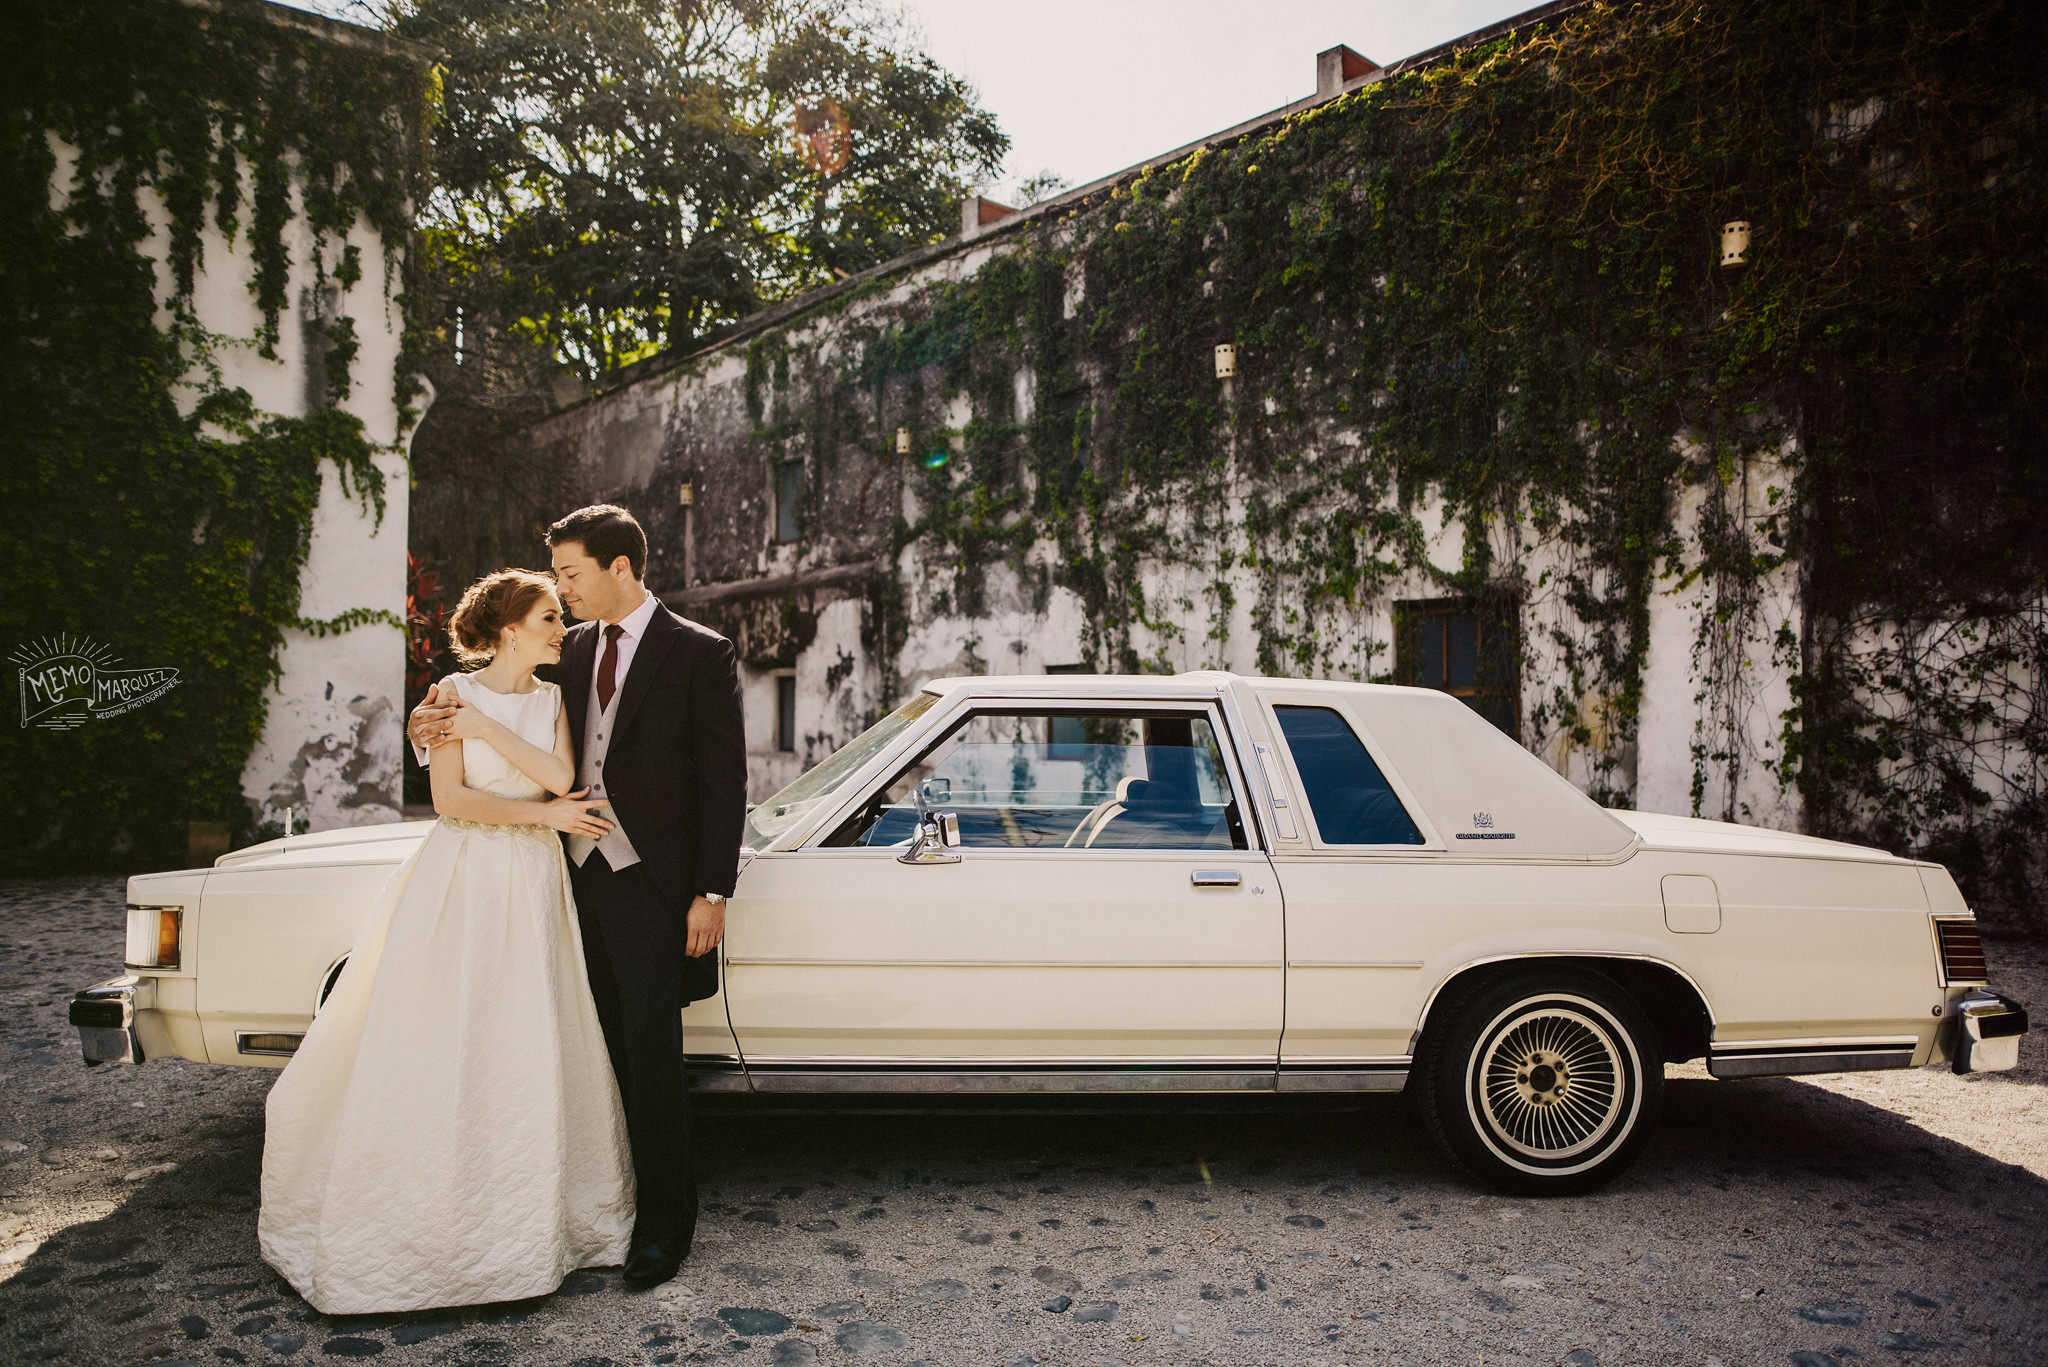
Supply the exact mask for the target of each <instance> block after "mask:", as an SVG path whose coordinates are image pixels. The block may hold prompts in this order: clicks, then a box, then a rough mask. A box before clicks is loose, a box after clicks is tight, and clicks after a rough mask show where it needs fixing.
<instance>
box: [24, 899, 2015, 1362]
mask: <svg viewBox="0 0 2048 1367" xmlns="http://www.w3.org/2000/svg"><path fill="white" fill-rule="evenodd" d="M121 907H122V889H121V885H120V883H119V882H118V881H116V880H111V879H100V880H80V881H67V882H38V883H13V884H0V1362H7V1363H15V1362H34V1361H38V1360H49V1359H62V1360H68V1361H73V1362H83V1363H95V1364H97V1363H124V1362H143V1361H151V1360H155V1361H159V1362H193V1363H216V1362H227V1363H255V1364H269V1363H275V1362H296V1363H311V1362H314V1361H318V1360H322V1359H326V1358H352V1357H379V1358H382V1359H383V1360H384V1361H386V1362H390V1363H415V1362H419V1363H426V1362H431V1363H448V1364H468V1365H469V1367H484V1365H485V1364H509V1363H521V1364H524V1363H536V1364H574V1365H575V1367H600V1365H601V1364H607V1363H610V1364H622V1365H623V1364H636V1363H670V1362H703V1361H709V1360H712V1359H715V1358H722V1357H726V1356H737V1357H739V1358H740V1359H741V1362H742V1363H743V1364H744V1363H749V1362H751V1363H756V1364H762V1365H763V1367H769V1365H770V1364H773V1365H775V1367H787V1365H788V1364H804V1363H812V1362H838V1361H841V1360H847V1359H862V1360H869V1361H873V1362H875V1363H877V1364H890V1365H891V1367H907V1365H908V1364H912V1363H915V1362H924V1363H930V1364H955V1363H959V1364H969V1363H972V1364H990V1365H991V1367H994V1365H996V1364H1025V1363H1037V1362H1051V1363H1061V1364H1067V1363H1074V1364H1088V1363H1127V1364H1139V1363H1163V1362H1187V1363H1218V1364H1236V1363H1284V1364H1298V1363H1349V1362H1370V1363H1389V1364H1392V1363H1472V1364H1518V1363H1519V1364H1544V1365H1545V1367H1548V1365H1549V1364H1565V1365H1566V1367H1596V1365H1597V1364H1633V1363H1683V1364H1694V1367H1713V1364H1717V1363H1718V1364H1722V1365H1723V1367H1736V1364H1748V1363H1773V1364H1783V1363H1787V1362H1789V1363H1792V1364H1797V1365H1798V1367H1843V1365H1844V1364H1848V1363H1852V1362H1857V1363H1871V1362H1879V1363H1883V1362H1898V1363H1919V1362H1926V1363H1935V1362H1944V1363H1946V1362H1968V1363H1972V1364H2039V1363H2043V1362H2048V1329H2044V1318H2048V1312H2044V1310H2043V1306H2044V1304H2048V1243H2044V1239H2043V1236H2042V1233H2041V1231H2042V1229H2043V1228H2044V1221H2048V1036H2044V1035H2043V1034H2042V1033H2040V1032H2039V1030H2038V1027H2037V1032H2036V1033H2035V1034H2034V1036H2033V1037H2032V1038H2031V1039H2030V1040H2029V1041H2028V1045H2027V1050H2026V1052H2027V1054H2028V1058H2027V1059H2026V1061H2025V1066H2024V1067H2023V1069H2022V1070H2020V1071H2017V1072H2013V1073H2008V1074H2004V1075H2000V1076H1994V1077H1978V1078H1958V1077H1955V1076H1954V1075H1953V1074H1950V1073H1947V1072H1942V1071H1934V1070H1930V1071H1926V1072H1915V1073H1886V1074H1864V1075H1861V1076H1860V1077H1851V1078H1848V1079H1842V1080H1829V1081H1826V1082H1819V1083H1813V1082H1795V1081H1789V1080H1773V1081H1754V1082H1742V1083H1724V1082H1715V1081H1712V1080H1711V1079H1708V1078H1707V1077H1706V1076H1705V1074H1704V1073H1703V1072H1702V1071H1700V1070H1699V1069H1698V1068H1697V1067H1692V1068H1684V1069H1673V1070H1672V1082H1671V1084H1670V1087H1669V1092H1668V1095H1669V1107H1668V1113H1667V1117H1666V1121H1665V1125H1664V1128H1663V1130H1662V1132H1661V1136H1660V1138H1659V1139H1658V1140H1657V1141H1656V1142H1655V1143H1653V1144H1652V1145H1651V1146H1650V1147H1649V1148H1648V1150H1647V1151H1646V1152H1645V1153H1644V1154H1643V1156H1642V1157H1641V1159H1640V1160H1639V1161H1638V1162H1637V1163H1636V1165H1635V1167H1634V1169H1633V1170H1632V1171H1631V1172H1629V1173H1628V1174H1626V1175H1625V1176H1624V1177H1623V1178H1622V1179H1621V1180H1620V1181H1618V1182H1616V1183H1615V1184H1614V1185H1613V1186H1611V1187H1610V1188H1608V1189H1607V1190H1605V1191H1603V1192H1600V1193H1598V1194H1597V1195H1593V1196H1589V1197H1583V1198H1574V1199H1565V1200H1549V1201H1527V1200H1514V1199H1508V1198H1503V1197H1500V1196H1495V1195H1492V1194H1490V1193H1487V1192H1483V1191H1481V1190H1479V1189H1477V1188H1476V1187H1475V1186H1473V1185H1472V1184H1471V1183H1470V1182H1468V1181H1466V1180H1464V1179H1463V1178H1462V1177H1460V1176H1459V1175H1458V1174H1457V1173H1455V1172H1453V1171H1451V1170H1450V1169H1449V1167H1448V1166H1447V1164H1446V1163H1445V1162H1444V1161H1443V1160H1441V1159H1440V1158H1439V1157H1438V1156H1437V1154H1436V1153H1435V1151H1434V1150H1433V1149H1432V1148H1431V1147H1430V1146H1429V1145H1428V1143H1427V1142H1426V1141H1425V1140H1424V1139H1423V1138H1422V1137H1421V1136H1420V1135H1419V1134H1418V1133H1417V1131H1416V1129H1415V1127H1414V1125H1413V1124H1412V1123H1411V1122H1410V1121H1409V1119H1408V1118H1407V1115H1406V1112H1405V1111H1404V1109H1403V1108H1402V1106H1401V1105H1400V1103H1399V1102H1398V1101H1395V1100H1393V1099H1379V1098H1375V1099H1373V1101H1374V1104H1372V1105H1369V1106H1364V1107H1353V1108H1351V1109H1347V1110H1331V1109H1316V1108H1285V1109H1282V1108H1276V1107H1275V1106H1274V1105H1273V1104H1272V1103H1271V1102H1268V1103H1267V1104H1265V1105H1264V1106H1260V1107H1244V1108H1233V1109H1225V1110H1219V1109H1218V1108H1217V1107H1215V1106H1213V1105H1212V1106H1210V1107H1208V1108H1207V1109H1205V1110H1200V1111H1196V1110H1193V1109H1190V1108H1180V1109H1176V1110H1172V1111H1165V1110H1159V1111H1152V1112H1143V1113H1135V1114H1134V1113H1131V1112H1129V1111H1123V1112H1114V1111H1111V1112H1104V1111H1102V1110H1099V1109H1098V1110H1082V1109H1069V1110H1055V1111H1052V1112H1047V1111H1045V1110H1039V1111H1036V1112H1020V1111H1010V1112H1008V1113H985V1112H983V1113H964V1112H951V1113H941V1114H937V1115H933V1114H929V1113H910V1112H902V1111H898V1112H894V1113H880V1114H877V1113H872V1112H870V1113H864V1114H848V1113H846V1112H844V1111H837V1112H828V1111H819V1110H798V1111H791V1110H787V1109H785V1110H782V1111H768V1110H764V1109H761V1108H760V1107H759V1105H758V1103H748V1104H745V1105H737V1106H735V1105H732V1104H727V1105H724V1106H722V1107H721V1108H719V1109H718V1110H716V1111H710V1110H709V1109H708V1108H707V1112H706V1113H705V1114H704V1115H703V1117H702V1121H701V1126H702V1129H701V1132H702V1133H703V1135H704V1136H705V1142H704V1144H703V1148H702V1157H701V1164H702V1174H703V1190H704V1198H705V1209H704V1220H703V1224H702V1225H701V1226H700V1229H699V1235H698V1242H697V1249H696V1252H695V1253H694V1254H693V1255H692V1257H691V1259H690V1261H689V1263H688V1264H687V1265H686V1267H685V1272H684V1276H683V1277H682V1279H681V1280H680V1281H679V1282H678V1283H676V1284H673V1285H671V1286H669V1287H665V1288H662V1289H661V1290H659V1291H655V1292H650V1293H647V1294H642V1295H629V1294H626V1293H625V1292H623V1291H622V1290H621V1289H620V1287H619V1285H618V1279H617V1275H616V1273H610V1272H603V1271H588V1272H583V1273H578V1274H575V1275H573V1276H572V1277H571V1278H570V1279H569V1281H568V1283H567V1284H566V1285H565V1286H564V1287H563V1288H562V1289H561V1291H560V1292H559V1293H557V1294H555V1295H553V1296H548V1297H544V1298H541V1299H538V1300H534V1301H524V1302H518V1303H515V1304H508V1305H496V1306H487V1307H473V1308H468V1309H460V1310H450V1311H447V1312H445V1313H436V1314H420V1315H406V1316H393V1317H375V1318H354V1319H336V1318H329V1317H326V1316H322V1315H320V1314H318V1313H316V1312H314V1311H313V1310H312V1309H311V1308H309V1307H308V1306H307V1305H306V1304H305V1303H304V1302H303V1301H301V1300H300V1299H299V1298H298V1297H297V1296H296V1295H294V1294H293V1292H292V1290H291V1288H290V1287H288V1286H287V1285H285V1284H284V1282H283V1281H282V1280H280V1279H279V1278H278V1277H277V1276H276V1275H275V1274H274V1273H272V1272H271V1271H270V1270H269V1268H267V1267H266V1266H264V1264H263V1262H262V1259H261V1258H260V1257H259V1256H258V1253H257V1248H256V1195H257V1170H258V1162H259V1159H260V1155H261V1147H262V1142H263V1094H264V1091H265V1089H266V1087H267V1086H268V1085H269V1083H270V1081H271V1079H272V1078H273V1076H274V1074H272V1073H269V1072H264V1071H258V1070H256V1069H249V1068H225V1067H209V1066H203V1065H199V1064H193V1063H186V1062H182V1061H178V1060H160V1061H153V1062H151V1063H149V1064H147V1065H145V1066H143V1067H141V1068H122V1067H113V1066H109V1067H103V1068H97V1069H92V1070H87V1069H86V1068H85V1067H83V1066H82V1065H81V1063H80V1062H79V1057H78V1051H77V1046H76V1042H75V1036H74V1034H73V1032H72V1031H71V1029H70V1028H69V1027H68V1026H67V1025H66V1024H65V1006H66V1002H67V1000H68V998H69V996H70V994H71V992H72V991H73V990H75V989H76V988H78V987H81V986H83V985H86V984H88V983H92V982H95V981H98V980H100V979H102V978H106V977H110V976H112V975H113V974H114V973H116V972H117V971H118V970H119V962H118V961H119V958H120V948H121V928H122V911H121ZM1993 964H1994V968H1995V976H1996V978H1997V980H1998V981H1999V982H2000V983H2001V984H2002V985H2003V986H2005V988H2006V990H2007V991H2010V992H2014V993H2016V994H2017V995H2019V996H2021V997H2022V998H2023V999H2026V1000H2031V1001H2032V1002H2033V1003H2035V1004H2036V1006H2037V1007H2039V1006H2048V972H2044V968H2048V953H2044V949H2043V947H2042V946H2039V945H2020V944H1998V945H1994V946H1993ZM506 1199H508V1200H510V1199H517V1194H516V1193H509V1192H508V1193H506Z"/></svg>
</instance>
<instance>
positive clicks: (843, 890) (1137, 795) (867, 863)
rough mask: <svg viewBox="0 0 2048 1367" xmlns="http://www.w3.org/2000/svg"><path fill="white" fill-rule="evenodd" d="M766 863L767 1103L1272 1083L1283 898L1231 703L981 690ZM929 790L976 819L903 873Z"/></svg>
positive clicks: (745, 1014)
mask: <svg viewBox="0 0 2048 1367" xmlns="http://www.w3.org/2000/svg"><path fill="white" fill-rule="evenodd" d="M934 736H935V738H934V739H933V740H932V741H930V742H929V743H928V744H925V745H924V746H922V747H921V748H920V749H919V750H918V751H917V752H916V753H914V754H912V755H909V756H907V757H906V758H905V760H904V761H903V762H901V763H899V764H898V765H896V766H895V767H894V768H893V769H892V770H891V771H889V772H887V773H886V774H885V775H884V776H883V777H880V778H877V779H876V780H874V781H872V782H871V783H870V784H869V785H868V786H867V788H866V789H865V790H864V791H862V792H860V793H858V794H856V795H854V796H853V797H852V798H851V799H850V800H849V801H848V802H847V803H845V804H844V805H843V806H842V807H841V808H840V812H839V814H837V815H835V817H834V818H833V819H831V820H829V821H827V822H825V824H824V825H823V826H822V827H821V828H820V830H819V832H818V833H817V834H815V835H814V836H813V837H811V839H810V840H809V841H808V842H806V843H805V844H804V845H803V846H802V847H800V848H797V849H794V850H788V851H770V852H768V853H764V854H762V855H761V856H759V857H758V858H756V859H754V860H753V861H752V862H751V863H749V864H748V866H747V868H746V872H745V874H744V875H743V877H742V879H741V882H740V885H739V889H738V892H737V893H736V895H735V897H734V901H733V907H732V911H731V915H730V916H729V918H728V929H727V942H726V961H725V964H726V997H727V1009H728V1011H729V1012H730V1014H731V1018H732V1025H733V1030H734V1034H735V1036H736V1038H737V1039H738V1041H739V1046H740V1050H741V1052H742V1054H743V1056H744V1058H745V1060H746V1065H747V1068H748V1072H749V1076H750V1077H751V1079H752V1081H753V1084H754V1086H755V1087H756V1088H758V1089H765V1090H773V1089H783V1090H833V1089H841V1088H844V1089H852V1090H871V1089H896V1090H916V1089H926V1088H930V1089H939V1090H952V1089H957V1088H984V1089H989V1090H1077V1089H1078V1090H1086V1089H1111V1090H1124V1089H1129V1088H1136V1087H1165V1088H1194V1089H1231V1090H1235V1089H1263V1088H1270V1087H1271V1085H1272V1077H1273V1068H1274V1061H1275V1057H1276V1054H1277V1050H1278V1046H1279V1035H1280V1025H1281V1012H1282V985H1283V975H1284V969H1283V966H1282V954H1283V945H1282V917H1281V901H1280V896H1279V891H1278V887H1277V884H1276V883H1275V881H1274V879H1273V876H1272V871H1271V866H1270V864H1269V863H1268V861H1267V859H1266V857H1265V855H1264V854H1263V853H1262V852H1261V851H1259V850H1257V849H1254V848H1251V845H1252V843H1253V842H1252V841H1251V840H1250V839H1248V838H1247V832H1248V831H1250V830H1251V827H1250V826H1249V825H1248V824H1247V823H1246V821H1245V820H1244V819H1243V799H1242V796H1241V795H1242V794H1243V793H1244V792H1245V786H1244V782H1243V777H1242V775H1241V774H1240V773H1239V772H1238V770H1237V767H1236V763H1235V759H1234V757H1233V755H1232V754H1231V746H1230V741H1229V738H1228V736H1227V734H1226V732H1225V730H1224V722H1223V719H1222V715H1221V712H1220V709H1219V708H1218V706H1217V705H1216V704H1215V703H1214V702H1198V703H1186V702H1180V703H1168V704H1161V703H1154V702H1147V701H1145V700H1142V699H1129V700H1124V701H1109V702H1097V701H1084V700H1081V699H1073V700H1064V701H1062V700H1054V701H1043V700H1030V701H1023V702H1003V701H996V700H981V701H974V702H970V703H969V704H967V705H965V706H964V707H962V708H960V709H958V711H957V713H956V715H955V716H953V717H952V718H951V720H950V721H949V722H948V723H947V724H944V725H941V726H940V727H938V728H935V731H934ZM920 797H922V798H923V799H924V801H925V803H926V804H927V806H928V807H929V808H930V810H932V811H933V812H935V813H936V812H940V811H943V812H946V813H951V814H954V815H956V816H957V817H958V819H959V823H960V831H961V843H960V845H959V847H958V848H956V849H952V850H948V851H945V852H944V855H945V856H947V857H948V858H947V862H928V863H906V862H903V859H902V856H903V855H904V854H906V853H907V852H909V849H910V840H911V837H912V834H913V832H914V829H915V827H916V826H917V824H918V813H917V803H918V800H919V798H920Z"/></svg>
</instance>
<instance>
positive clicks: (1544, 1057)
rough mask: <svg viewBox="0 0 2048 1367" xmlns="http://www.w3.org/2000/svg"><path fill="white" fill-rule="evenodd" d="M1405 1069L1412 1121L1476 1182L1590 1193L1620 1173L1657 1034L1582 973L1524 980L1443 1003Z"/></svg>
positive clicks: (1654, 1061) (1657, 1083)
mask: <svg viewBox="0 0 2048 1367" xmlns="http://www.w3.org/2000/svg"><path fill="white" fill-rule="evenodd" d="M1443 1010H1444V1013H1445V1014H1444V1019H1443V1021H1442V1023H1441V1024H1440V1025H1439V1024H1436V1023H1432V1024H1431V1025H1430V1027H1429V1028H1428V1029H1427V1030H1426V1031H1425V1033H1424V1035H1423V1040H1422V1047H1421V1049H1420V1051H1419V1053H1418V1056H1417V1058H1416V1060H1415V1065H1416V1066H1415V1080H1416V1082H1417V1084H1418V1087H1417V1089H1416V1090H1417V1095H1416V1098H1415V1100H1416V1103H1417V1109H1418V1110H1420V1112H1421V1113H1422V1120H1423V1124H1424V1125H1425V1126H1426V1127H1427V1128H1428V1129H1429V1131H1430V1133H1431V1135H1432V1136H1433V1137H1434V1138H1435V1139H1436V1141H1437V1142H1438V1143H1439V1144H1441V1145H1442V1146H1443V1147H1444V1148H1445V1149H1446V1150H1447V1151H1448V1152H1449V1153H1450V1155H1451V1156H1452V1157H1453V1158H1455V1159H1457V1160H1458V1162H1459V1163H1461V1164H1463V1165H1464V1166H1465V1167H1466V1168H1467V1169H1469V1170H1470V1171H1471V1173H1472V1174H1473V1175H1474V1176H1475V1177H1477V1178H1479V1179H1480V1180H1481V1181H1483V1182H1486V1183H1488V1184H1489V1185H1491V1186H1494V1187H1497V1188H1500V1189H1501V1190H1503V1191H1510V1192H1515V1193H1518V1194H1522V1195H1529V1196H1547V1195H1559V1196H1562V1195H1569V1194H1571V1193H1573V1192H1581V1191H1590V1190H1592V1189H1593V1188H1595V1187H1598V1186H1600V1185H1602V1184H1603V1183H1605V1182H1607V1181H1608V1180H1610V1179H1611V1178H1613V1177H1614V1175H1615V1174H1616V1173H1618V1172H1620V1171H1621V1170H1622V1169H1623V1168H1625V1167H1627V1166H1628V1164H1629V1162H1630V1160H1632V1159H1633V1158H1634V1157H1635V1154H1636V1150H1637V1149H1639V1148H1641V1147H1642V1145H1643V1142H1644V1140H1645V1139H1647V1138H1648V1136H1649V1133H1650V1129H1651V1126H1652V1124H1653V1122H1654V1120H1655V1117H1656V1111H1657V1105H1658V1102H1659V1100H1660V1099H1661V1098H1662V1096H1663V1091H1664V1060H1663V1058H1662V1057H1661V1056H1660V1055H1659V1053H1658V1051H1657V1036H1656V1033H1655V1032H1654V1031H1653V1030H1651V1028H1650V1025H1649V1022H1648V1021H1647V1020H1645V1019H1644V1017H1643V1013H1642V1011H1641V1010H1640V1009H1639V1008H1638V1007H1637V1006H1636V1004H1635V1002H1634V1001H1633V1000H1631V999H1630V997H1629V996H1628V994H1627V993H1625V992H1623V991H1622V990H1621V989H1620V988H1618V987H1616V986H1615V985H1614V984H1613V983H1610V982H1608V981H1607V980H1606V979H1604V978H1600V977H1596V976H1594V975H1593V974H1590V973H1561V972H1560V973H1524V974H1518V975H1517V976H1515V977H1513V978H1510V979H1508V980H1506V981H1504V982H1500V983H1496V984H1494V985H1493V986H1491V987H1482V988H1480V989H1478V990H1477V991H1475V992H1473V993H1470V994H1468V995H1464V996H1462V997H1461V998H1459V999H1457V1000H1454V1001H1452V1002H1450V1003H1448V1004H1446V1006H1445V1007H1444V1008H1443Z"/></svg>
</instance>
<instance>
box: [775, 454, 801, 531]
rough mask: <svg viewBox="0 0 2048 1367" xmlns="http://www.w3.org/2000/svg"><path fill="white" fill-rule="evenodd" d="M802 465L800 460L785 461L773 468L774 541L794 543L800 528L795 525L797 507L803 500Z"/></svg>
mask: <svg viewBox="0 0 2048 1367" xmlns="http://www.w3.org/2000/svg"><path fill="white" fill-rule="evenodd" d="M803 492H804V463H803V462H802V461H800V460H786V461H783V462H782V463H781V464H779V465H777V466H776V467H775V539H776V540H777V541H794V540H796V539H797V535H798V532H799V530H800V528H799V527H798V525H797V517H796V515H797V505H798V503H799V502H800V501H801V500H802V498H803Z"/></svg>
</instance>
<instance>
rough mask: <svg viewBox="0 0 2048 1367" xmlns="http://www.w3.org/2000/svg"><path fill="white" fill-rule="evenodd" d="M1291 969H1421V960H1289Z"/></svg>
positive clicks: (1288, 963) (1288, 964)
mask: <svg viewBox="0 0 2048 1367" xmlns="http://www.w3.org/2000/svg"><path fill="white" fill-rule="evenodd" d="M1287 966H1288V967H1289V968H1421V967H1422V960H1420V959H1289V960H1288V961H1287Z"/></svg>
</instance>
